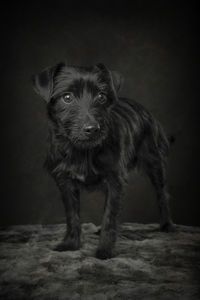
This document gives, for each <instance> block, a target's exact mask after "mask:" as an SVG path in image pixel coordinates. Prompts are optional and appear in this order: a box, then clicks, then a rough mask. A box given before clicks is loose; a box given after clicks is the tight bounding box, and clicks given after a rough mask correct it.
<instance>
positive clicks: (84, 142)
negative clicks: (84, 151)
mask: <svg viewBox="0 0 200 300" xmlns="http://www.w3.org/2000/svg"><path fill="white" fill-rule="evenodd" d="M105 138H106V136H105V134H102V132H101V133H100V132H98V133H96V134H93V135H85V134H79V135H78V136H77V137H75V136H73V137H71V138H70V140H71V143H72V144H73V146H74V147H77V148H94V147H96V146H98V145H101V144H102V142H103V140H104V139H105Z"/></svg>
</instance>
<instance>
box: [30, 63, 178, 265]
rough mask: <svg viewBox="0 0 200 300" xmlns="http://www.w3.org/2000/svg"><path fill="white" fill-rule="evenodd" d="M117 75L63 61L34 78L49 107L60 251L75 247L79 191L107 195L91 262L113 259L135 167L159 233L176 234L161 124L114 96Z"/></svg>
mask: <svg viewBox="0 0 200 300" xmlns="http://www.w3.org/2000/svg"><path fill="white" fill-rule="evenodd" d="M121 81H122V78H121V76H120V75H119V74H118V73H117V72H114V71H109V70H108V69H107V68H106V67H105V66H104V65H102V64H98V65H96V66H94V67H87V68H85V67H72V66H71V67H70V66H67V65H65V64H64V63H61V64H58V65H56V66H55V67H52V68H49V69H46V70H44V71H43V72H42V73H40V74H39V75H36V76H33V83H34V88H35V90H36V92H37V93H38V94H40V95H41V96H42V97H43V98H44V99H45V100H46V102H47V111H48V117H49V148H48V154H47V160H46V167H47V169H48V171H49V172H50V173H51V175H52V176H53V177H54V179H55V181H56V183H57V185H58V187H59V189H60V191H61V194H62V198H63V202H64V206H65V211H66V217H67V232H66V235H65V237H64V240H63V241H62V242H61V243H60V244H59V245H58V246H57V247H56V250H58V251H65V250H76V249H79V248H80V231H81V229H80V216H79V210H80V209H79V193H80V188H82V187H84V188H88V189H91V188H98V189H101V190H103V192H104V193H105V195H106V204H105V211H104V217H103V221H102V227H101V235H100V242H99V246H98V249H97V252H96V256H97V257H98V258H101V259H106V258H109V257H111V256H112V250H113V247H114V244H115V240H116V225H117V216H118V214H119V210H120V202H121V199H122V196H123V193H124V187H125V183H126V182H127V176H128V172H129V170H131V169H133V168H135V167H139V168H142V169H143V170H144V171H145V172H146V173H147V175H148V176H149V178H150V180H151V182H152V184H153V185H154V187H155V189H156V193H157V199H158V205H159V209H160V214H161V221H160V226H161V230H163V231H173V230H174V225H173V222H172V220H171V217H170V211H169V206H168V200H169V194H168V193H167V191H166V184H165V168H166V158H167V154H168V149H169V143H168V139H167V138H166V136H165V134H164V132H163V129H162V127H161V125H160V124H159V122H158V121H156V120H155V119H154V118H153V117H152V115H151V114H150V113H149V112H148V111H147V110H146V109H145V108H144V107H142V105H140V104H139V103H136V102H135V101H133V100H128V99H125V98H119V97H118V95H117V93H118V91H119V88H120V85H121Z"/></svg>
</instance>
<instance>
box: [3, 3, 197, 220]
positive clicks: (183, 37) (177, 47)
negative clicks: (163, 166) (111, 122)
mask: <svg viewBox="0 0 200 300" xmlns="http://www.w3.org/2000/svg"><path fill="white" fill-rule="evenodd" d="M160 2H161V3H164V2H162V1H152V2H151V4H148V3H149V2H147V1H146V2H145V1H135V2H134V1H133V4H132V5H131V6H130V5H129V6H128V5H126V6H125V5H124V6H123V5H122V4H121V5H119V4H117V2H116V3H115V4H113V5H110V6H108V1H107V2H104V1H101V4H98V5H97V4H96V5H95V4H94V3H93V5H92V6H91V5H88V6H86V5H83V4H82V5H81V4H80V5H79V4H78V2H77V3H76V5H75V4H74V7H73V6H72V5H69V3H68V1H66V2H65V5H61V4H60V5H59V4H54V6H50V5H48V6H43V7H42V6H41V5H36V4H35V3H34V4H32V5H31V6H30V5H29V6H27V7H26V5H25V4H23V5H22V4H21V5H20V4H18V6H16V7H14V6H12V5H11V6H10V7H9V8H8V7H7V8H6V9H3V10H2V18H1V21H2V25H1V28H2V29H3V34H2V37H1V38H2V41H3V46H2V51H3V55H2V56H1V114H2V117H1V123H2V124H1V130H2V134H1V151H2V154H1V159H2V162H1V176H2V179H1V183H2V188H1V190H2V193H1V209H0V223H1V225H10V224H31V223H43V224H44V223H60V222H65V216H64V210H63V206H62V201H61V199H60V194H59V191H58V189H57V187H56V185H55V183H54V181H53V179H51V177H50V176H49V175H48V174H47V173H46V171H45V170H44V169H43V162H44V159H45V151H46V137H47V117H46V110H45V102H44V101H43V100H42V99H41V98H39V97H38V96H37V95H36V94H35V93H34V91H33V89H32V86H31V81H30V77H31V75H32V74H34V73H38V72H40V71H41V70H42V69H43V68H45V67H47V66H51V65H54V64H56V63H57V62H59V61H62V60H66V61H67V62H68V63H69V64H71V65H82V66H87V65H93V64H96V63H98V62H103V63H104V64H105V65H106V66H107V67H109V68H110V69H113V70H117V71H120V72H121V74H123V76H124V78H125V81H124V86H123V88H122V90H121V92H120V93H121V95H123V96H126V97H129V98H133V99H135V100H137V101H138V102H140V103H141V104H143V105H144V106H145V107H146V108H147V109H149V110H150V111H151V112H152V113H153V115H154V116H155V117H156V118H157V119H158V120H159V121H160V122H161V123H162V125H163V127H164V129H165V131H166V132H167V133H168V134H172V135H174V136H175V138H176V141H175V143H174V144H173V146H172V147H171V151H170V157H169V168H168V186H169V191H170V193H171V195H172V199H171V208H172V214H173V218H174V221H175V223H180V224H186V225H200V219H199V192H198V190H199V178H198V174H199V169H198V167H199V165H198V156H199V150H200V149H199V148H200V147H199V141H198V139H199V131H198V122H199V115H198V107H197V100H198V99H197V32H196V21H197V20H196V13H195V11H196V9H197V8H196V7H195V4H194V3H192V2H191V4H190V5H189V6H186V5H184V4H183V3H182V2H179V1H177V2H171V4H170V3H169V2H168V5H166V4H165V5H160ZM123 206H124V209H123V211H122V214H121V220H122V221H126V222H140V223H148V222H158V221H159V219H158V218H159V215H158V208H157V204H156V198H155V194H154V190H153V188H152V186H151V184H150V182H149V181H148V179H146V178H145V177H143V176H141V175H139V174H132V175H131V177H130V184H129V186H128V187H127V193H126V197H125V199H124V205H123ZM102 214H103V196H102V195H101V194H100V193H90V194H89V193H86V192H83V193H82V197H81V218H82V221H83V222H94V223H96V224H99V223H100V222H101V218H102Z"/></svg>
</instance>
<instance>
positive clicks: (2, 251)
mask: <svg viewBox="0 0 200 300" xmlns="http://www.w3.org/2000/svg"><path fill="white" fill-rule="evenodd" d="M98 229H99V227H97V226H95V225H94V224H92V223H87V224H83V225H82V248H81V249H80V250H78V251H74V252H72V251H68V252H56V251H54V250H53V248H54V247H55V245H56V244H57V243H58V242H59V241H60V240H61V239H62V237H63V235H64V231H65V225H64V224H59V225H20V226H10V227H7V228H1V230H0V241H1V244H0V299H1V300H29V299H31V300H32V299H40V300H68V299H69V300H77V299H83V300H104V299H105V300H107V299H116V300H119V299H130V300H132V299H134V300H156V299H159V300H178V299H181V300H197V299H200V294H199V286H200V279H199V278H200V228H198V227H188V226H183V225H177V232H175V233H163V232H160V231H159V230H158V225H157V224H148V225H144V224H135V223H124V224H121V225H120V227H119V234H118V240H117V245H116V251H115V257H113V258H112V259H108V260H99V259H97V258H95V256H94V255H95V250H96V247H97V244H98V239H99V235H98V234H97V232H98Z"/></svg>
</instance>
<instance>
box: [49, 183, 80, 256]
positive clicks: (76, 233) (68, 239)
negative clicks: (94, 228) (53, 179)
mask: <svg viewBox="0 0 200 300" xmlns="http://www.w3.org/2000/svg"><path fill="white" fill-rule="evenodd" d="M58 186H59V188H60V191H61V194H62V199H63V204H64V207H65V213H66V222H67V230H66V234H65V237H64V239H63V241H62V242H61V243H59V244H58V245H57V247H56V248H55V250H57V251H67V250H77V249H79V248H80V233H81V227H80V191H79V189H78V188H77V187H76V186H75V185H74V183H73V181H72V180H66V182H65V183H62V184H61V183H58Z"/></svg>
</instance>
